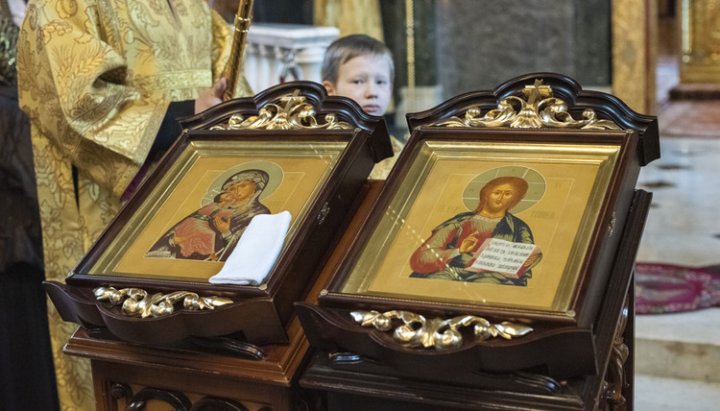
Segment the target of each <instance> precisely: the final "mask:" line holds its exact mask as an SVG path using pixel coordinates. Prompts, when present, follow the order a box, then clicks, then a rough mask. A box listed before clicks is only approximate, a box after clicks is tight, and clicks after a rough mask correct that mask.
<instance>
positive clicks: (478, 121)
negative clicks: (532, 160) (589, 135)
mask: <svg viewBox="0 0 720 411" xmlns="http://www.w3.org/2000/svg"><path fill="white" fill-rule="evenodd" d="M523 95H524V98H521V97H518V96H510V97H508V98H506V99H504V100H502V101H500V103H499V104H498V106H497V108H495V109H492V110H489V111H488V112H486V113H485V114H484V115H483V114H482V111H481V109H480V108H479V107H471V108H470V109H468V111H467V112H466V113H465V115H464V116H463V117H451V118H449V119H447V120H444V121H442V122H440V123H438V124H436V126H437V127H473V128H496V127H510V128H570V129H580V130H620V127H619V126H618V125H617V124H615V123H613V122H612V121H610V120H601V119H598V117H597V114H596V113H595V111H594V110H592V109H586V110H585V111H584V112H583V114H582V117H583V118H582V119H581V120H576V119H574V118H573V117H572V115H570V113H569V112H568V105H567V103H566V102H565V101H563V100H561V99H559V98H556V97H553V92H552V88H551V87H550V86H548V85H543V84H542V80H536V81H535V84H533V85H532V86H526V87H525V89H524V90H523Z"/></svg>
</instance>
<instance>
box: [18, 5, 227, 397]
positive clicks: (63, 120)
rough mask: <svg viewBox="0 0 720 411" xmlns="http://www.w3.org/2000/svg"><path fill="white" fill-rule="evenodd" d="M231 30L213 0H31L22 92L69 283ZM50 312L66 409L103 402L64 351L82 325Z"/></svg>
mask: <svg viewBox="0 0 720 411" xmlns="http://www.w3.org/2000/svg"><path fill="white" fill-rule="evenodd" d="M229 32H230V30H229V27H228V25H227V24H226V23H225V21H224V20H223V19H222V18H221V17H220V16H219V15H217V14H216V13H214V12H211V11H210V10H209V8H208V6H207V3H206V2H205V1H204V0H59V1H56V0H31V1H30V3H29V4H28V8H27V12H26V19H25V21H24V23H23V26H22V30H21V33H20V39H19V41H18V60H17V61H18V63H17V67H18V89H19V97H20V105H21V108H22V109H23V111H25V112H26V113H27V114H28V115H29V117H30V119H31V124H32V145H33V155H34V161H35V170H36V177H37V190H38V200H39V205H40V215H41V216H40V218H41V221H42V235H43V248H44V250H43V251H44V258H45V275H46V278H47V279H48V280H59V281H62V280H63V279H64V278H65V276H66V275H67V274H68V272H69V271H70V270H71V269H72V268H73V267H74V265H75V264H77V263H78V262H79V260H80V259H81V257H82V256H83V255H84V253H85V252H86V251H87V250H88V249H89V247H90V245H91V243H92V242H93V241H94V240H95V239H96V238H97V236H98V235H99V234H100V232H101V230H102V229H103V228H104V227H105V226H106V225H107V224H108V223H109V222H110V220H111V219H112V218H113V217H114V215H115V214H116V212H117V211H118V209H119V198H120V196H121V194H122V193H123V192H124V190H125V188H126V187H127V186H128V184H129V183H130V181H131V180H132V179H133V177H134V176H135V174H136V172H137V171H138V169H139V167H140V166H141V165H142V164H143V162H144V161H145V160H146V157H147V156H148V152H149V150H150V147H151V146H152V143H153V141H154V139H155V136H156V134H157V132H158V130H159V127H160V124H161V122H162V119H163V117H164V115H165V112H166V110H167V107H168V105H169V103H170V102H171V101H179V100H190V99H194V98H196V97H197V92H198V88H206V87H210V86H211V85H212V83H213V80H214V79H215V78H217V77H218V76H219V75H220V74H221V72H222V69H223V68H224V64H225V61H226V60H227V57H228V55H229V48H230V45H231V38H230V33H229ZM73 166H74V167H75V169H76V170H77V174H76V176H74V175H73ZM48 309H49V310H48V311H49V320H50V321H49V322H50V331H51V340H52V341H51V342H52V346H53V359H54V363H55V372H56V376H57V386H58V392H59V397H60V402H61V408H62V409H63V410H93V409H95V403H94V400H93V392H92V387H93V385H92V381H91V374H90V369H89V364H88V363H87V361H86V360H82V359H79V358H78V357H71V356H66V355H63V354H62V346H63V345H64V344H65V342H66V341H67V340H68V339H69V336H70V334H71V333H72V332H73V331H74V329H75V326H74V324H70V323H64V322H63V321H62V320H61V319H60V317H59V316H58V314H57V312H56V311H55V309H54V307H53V306H52V304H49V307H48Z"/></svg>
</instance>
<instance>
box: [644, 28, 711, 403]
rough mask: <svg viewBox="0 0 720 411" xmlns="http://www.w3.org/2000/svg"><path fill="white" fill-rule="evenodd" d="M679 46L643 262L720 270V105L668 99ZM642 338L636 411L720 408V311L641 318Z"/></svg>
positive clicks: (651, 170)
mask: <svg viewBox="0 0 720 411" xmlns="http://www.w3.org/2000/svg"><path fill="white" fill-rule="evenodd" d="M667 23H668V22H662V21H661V26H662V25H665V26H667ZM665 31H666V32H667V31H669V32H670V33H672V31H671V30H668V27H666V30H665ZM661 34H662V30H661ZM666 46H667V45H666ZM672 46H673V45H672V44H670V46H669V48H667V47H666V48H663V46H662V45H661V48H660V51H661V56H660V58H659V66H658V73H657V74H658V87H657V90H658V107H659V114H658V120H659V124H660V136H661V143H660V144H661V152H662V158H661V159H660V160H656V161H655V162H653V163H651V164H650V165H648V166H647V167H645V168H644V169H643V171H642V172H641V175H640V180H639V184H638V186H639V187H640V188H644V189H646V190H648V191H652V192H653V206H652V208H651V209H650V213H649V215H648V220H647V223H646V226H645V232H644V234H643V239H642V242H641V244H640V249H639V251H638V261H641V262H660V263H671V264H679V265H688V266H706V265H716V264H720V218H719V217H720V212H719V211H718V208H719V206H720V190H718V188H717V187H720V185H718V181H717V180H718V177H720V100H704V101H702V100H701V101H670V100H669V99H667V93H668V91H669V90H670V89H671V88H672V87H673V86H674V85H676V84H677V81H678V76H677V64H676V57H675V56H673V55H671V54H668V52H672ZM663 52H664V54H663ZM635 335H636V341H635V347H636V351H635V354H636V361H635V367H636V368H635V369H636V375H635V387H634V388H635V410H637V411H666V410H667V411H670V410H673V411H676V410H677V411H712V410H718V409H720V405H718V404H720V372H718V371H720V308H709V309H704V310H698V311H693V312H686V313H676V314H660V315H640V316H637V317H636V324H635Z"/></svg>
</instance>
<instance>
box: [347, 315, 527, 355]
mask: <svg viewBox="0 0 720 411" xmlns="http://www.w3.org/2000/svg"><path fill="white" fill-rule="evenodd" d="M350 315H351V316H352V317H353V319H354V320H355V322H357V323H359V324H360V325H362V326H363V327H374V328H375V329H377V330H379V331H384V332H387V331H391V330H393V326H394V324H399V325H397V326H396V327H395V328H394V331H393V338H394V339H395V340H396V341H398V342H400V343H402V344H403V345H407V346H409V347H413V348H417V347H423V348H433V347H434V348H436V349H438V350H443V349H448V348H455V347H459V346H461V345H462V343H463V335H462V333H461V331H460V329H461V328H463V327H472V331H473V335H474V336H475V340H477V341H485V340H488V339H490V338H496V337H502V338H505V339H507V340H510V339H513V338H515V337H521V336H524V335H527V334H529V333H530V332H532V331H533V329H532V328H531V327H529V326H527V325H524V324H518V323H512V322H508V321H503V322H501V323H499V324H492V323H491V322H490V321H488V320H486V319H484V318H482V317H476V316H473V315H464V316H459V317H453V318H449V319H442V318H431V319H426V318H425V317H424V316H422V315H419V314H415V313H412V312H410V311H398V310H393V311H387V312H385V313H380V312H378V311H375V310H372V311H353V312H351V313H350ZM394 320H399V321H394Z"/></svg>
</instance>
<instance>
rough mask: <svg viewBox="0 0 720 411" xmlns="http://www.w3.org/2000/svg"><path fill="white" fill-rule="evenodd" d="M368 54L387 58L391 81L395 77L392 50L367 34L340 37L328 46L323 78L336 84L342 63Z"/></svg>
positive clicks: (322, 71) (321, 72) (323, 64)
mask: <svg viewBox="0 0 720 411" xmlns="http://www.w3.org/2000/svg"><path fill="white" fill-rule="evenodd" d="M368 54H369V55H373V56H380V57H383V58H385V60H386V61H387V63H388V67H390V81H392V80H393V79H394V78H395V65H394V64H393V59H392V52H391V51H390V49H388V48H387V46H386V45H385V44H383V42H381V41H379V40H376V39H374V38H372V37H370V36H367V35H365V34H351V35H349V36H344V37H340V38H339V39H337V40H335V41H333V42H332V43H331V44H330V46H328V48H327V50H326V51H325V57H324V58H323V63H322V68H321V71H320V75H321V77H322V80H323V81H329V82H330V83H332V84H336V83H337V79H338V73H339V72H340V66H341V65H343V64H345V63H347V62H348V61H349V60H351V59H353V58H355V57H357V56H364V55H368Z"/></svg>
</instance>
